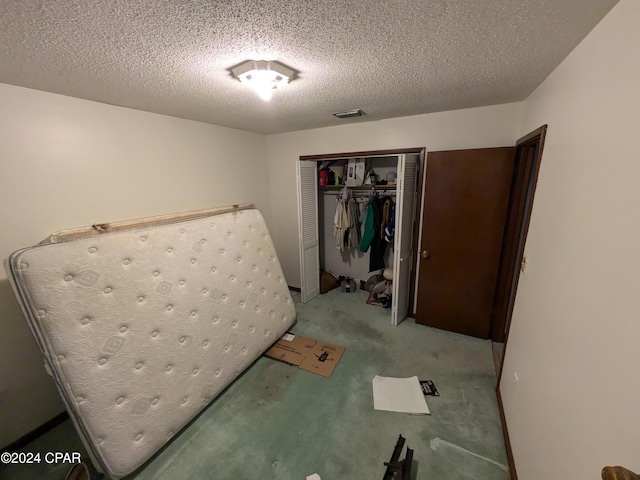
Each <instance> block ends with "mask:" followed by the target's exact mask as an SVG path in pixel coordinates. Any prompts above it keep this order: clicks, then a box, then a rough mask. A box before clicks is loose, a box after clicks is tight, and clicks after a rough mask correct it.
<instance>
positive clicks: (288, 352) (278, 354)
mask: <svg viewBox="0 0 640 480" xmlns="http://www.w3.org/2000/svg"><path fill="white" fill-rule="evenodd" d="M344 350H345V349H344V347H339V346H337V345H332V344H331V343H326V342H321V341H319V340H314V339H313V338H307V337H301V336H300V335H294V334H293V333H287V334H285V335H284V336H283V337H282V338H281V339H280V340H278V341H277V342H276V343H275V344H274V345H273V346H272V347H271V348H270V349H269V350H267V351H266V352H265V354H264V355H265V357H269V358H272V359H274V360H278V361H280V362H284V363H287V364H289V365H293V366H294V367H298V368H301V369H302V370H306V371H308V372H312V373H315V374H317V375H321V376H323V377H327V378H329V377H330V376H331V374H332V373H333V371H334V370H335V368H336V367H337V366H338V363H340V358H341V357H342V354H343V353H344Z"/></svg>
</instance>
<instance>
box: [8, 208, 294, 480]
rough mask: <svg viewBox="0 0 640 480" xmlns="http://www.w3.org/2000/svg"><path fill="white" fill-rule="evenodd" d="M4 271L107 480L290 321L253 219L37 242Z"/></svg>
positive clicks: (217, 218)
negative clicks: (38, 243)
mask: <svg viewBox="0 0 640 480" xmlns="http://www.w3.org/2000/svg"><path fill="white" fill-rule="evenodd" d="M5 267H6V269H7V272H8V274H9V278H10V281H11V283H12V287H13V288H14V291H15V293H16V296H17V297H18V301H19V302H20V305H21V307H22V309H23V312H24V315H25V317H26V319H27V321H28V323H29V326H30V328H31V331H32V333H33V334H34V336H35V338H36V340H37V342H38V345H39V347H40V349H41V350H42V353H43V355H44V359H45V366H46V368H47V370H48V371H49V373H50V374H51V375H52V376H53V378H54V380H55V382H56V385H57V387H58V390H59V391H60V394H61V395H62V398H63V400H64V402H65V404H66V407H67V410H68V411H69V414H70V416H71V418H72V420H73V422H74V424H75V426H76V429H77V430H78V433H79V434H80V437H81V438H82V441H83V442H84V444H85V446H86V448H87V450H88V452H89V454H90V455H91V458H92V461H93V462H94V464H95V466H96V468H97V469H98V470H100V471H103V472H105V473H106V474H108V475H109V476H110V477H112V478H121V477H123V476H126V475H128V474H130V473H131V472H133V471H135V470H136V469H137V468H138V467H140V466H141V465H143V464H144V462H145V461H146V460H148V459H149V458H150V457H151V456H152V455H153V454H154V453H155V452H157V451H158V450H159V449H160V448H161V447H162V446H163V445H164V444H165V443H166V442H168V441H169V440H170V439H171V438H172V437H173V436H174V435H176V434H177V433H179V431H180V429H181V428H183V427H184V426H185V425H186V424H187V423H188V422H189V421H190V420H191V419H192V418H193V417H194V416H195V415H197V414H198V413H199V412H200V411H201V410H202V409H203V408H205V407H206V406H207V405H208V404H209V403H210V402H211V401H212V400H213V399H214V398H215V397H216V396H217V395H218V394H219V393H220V392H221V391H222V390H223V389H224V388H225V387H226V386H227V385H229V384H230V383H231V382H232V381H233V380H234V379H235V378H236V377H237V376H238V375H239V374H240V373H241V372H242V371H243V370H245V369H246V368H247V367H248V366H250V365H251V363H252V362H253V361H254V360H255V359H256V358H258V357H259V356H260V355H261V354H262V353H263V352H264V351H265V350H266V349H267V348H268V347H269V346H270V345H271V344H273V343H274V342H275V341H276V340H278V339H279V338H280V337H281V336H282V334H283V333H284V332H285V331H286V330H287V329H288V328H289V327H290V326H291V325H292V324H293V322H294V320H295V308H294V305H293V301H292V299H291V295H290V293H289V290H288V287H287V283H286V281H285V279H284V276H283V274H282V269H281V267H280V263H279V261H278V258H277V255H276V252H275V249H274V247H273V243H272V241H271V238H270V236H269V233H268V230H267V227H266V224H265V222H264V219H263V217H262V215H261V214H260V212H259V211H258V210H256V209H253V208H249V209H239V210H232V211H230V212H229V211H227V213H221V214H217V215H213V216H207V217H204V218H196V219H192V220H186V221H179V222H177V223H168V224H164V225H155V226H145V227H143V228H130V229H126V230H122V231H117V232H114V233H108V232H107V233H102V234H98V235H93V236H80V237H79V238H76V239H73V240H69V241H62V242H60V243H49V244H41V245H36V246H34V247H30V248H26V249H22V250H19V251H17V252H15V253H14V254H12V255H11V256H10V258H9V259H8V260H7V261H6V262H5Z"/></svg>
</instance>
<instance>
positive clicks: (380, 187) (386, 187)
mask: <svg viewBox="0 0 640 480" xmlns="http://www.w3.org/2000/svg"><path fill="white" fill-rule="evenodd" d="M345 186H346V187H347V188H348V189H349V190H371V189H372V188H375V189H376V190H395V189H396V184H395V183H387V184H386V185H358V186H357V187H350V186H347V185H324V186H320V185H319V186H318V190H341V189H342V188H344V187H345Z"/></svg>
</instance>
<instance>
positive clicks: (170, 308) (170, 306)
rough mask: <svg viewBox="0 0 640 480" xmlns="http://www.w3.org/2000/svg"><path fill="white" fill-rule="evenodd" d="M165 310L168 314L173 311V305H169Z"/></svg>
mask: <svg viewBox="0 0 640 480" xmlns="http://www.w3.org/2000/svg"><path fill="white" fill-rule="evenodd" d="M165 309H166V310H167V312H170V311H171V310H173V305H167V306H166V307H165Z"/></svg>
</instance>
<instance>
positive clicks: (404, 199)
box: [391, 155, 418, 325]
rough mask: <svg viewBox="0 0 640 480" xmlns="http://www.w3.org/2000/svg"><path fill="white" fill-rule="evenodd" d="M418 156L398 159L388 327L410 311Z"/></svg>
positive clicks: (402, 318)
mask: <svg viewBox="0 0 640 480" xmlns="http://www.w3.org/2000/svg"><path fill="white" fill-rule="evenodd" d="M417 160H418V158H417V156H415V155H410V156H408V155H400V156H399V157H398V179H397V188H396V231H395V240H394V241H395V243H394V249H393V297H392V300H393V301H392V306H391V325H398V323H400V322H401V321H402V320H404V319H405V318H406V316H407V313H408V311H409V286H410V277H411V258H412V251H411V248H412V239H413V219H414V218H415V207H416V205H415V204H416V201H415V200H416V178H417V172H418V163H417Z"/></svg>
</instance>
